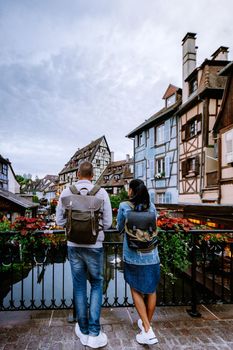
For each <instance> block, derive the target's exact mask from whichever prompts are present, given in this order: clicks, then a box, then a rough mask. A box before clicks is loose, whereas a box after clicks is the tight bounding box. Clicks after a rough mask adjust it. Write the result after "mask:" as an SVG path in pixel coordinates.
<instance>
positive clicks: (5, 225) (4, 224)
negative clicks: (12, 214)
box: [0, 220, 11, 232]
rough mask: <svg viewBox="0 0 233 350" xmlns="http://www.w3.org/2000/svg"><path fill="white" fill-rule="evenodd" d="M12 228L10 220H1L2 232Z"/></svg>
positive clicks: (0, 229) (0, 228) (0, 230)
mask: <svg viewBox="0 0 233 350" xmlns="http://www.w3.org/2000/svg"><path fill="white" fill-rule="evenodd" d="M10 228H11V224H10V221H8V220H5V221H2V222H0V232H4V231H10Z"/></svg>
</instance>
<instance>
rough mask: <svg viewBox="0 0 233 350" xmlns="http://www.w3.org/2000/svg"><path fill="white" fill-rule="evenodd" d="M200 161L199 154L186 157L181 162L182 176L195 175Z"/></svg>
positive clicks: (197, 172)
mask: <svg viewBox="0 0 233 350" xmlns="http://www.w3.org/2000/svg"><path fill="white" fill-rule="evenodd" d="M199 168H200V162H199V155H197V156H195V157H191V158H188V159H186V160H184V161H183V162H182V163H181V171H182V177H186V176H189V175H190V176H196V175H198V174H199V170H200V169H199Z"/></svg>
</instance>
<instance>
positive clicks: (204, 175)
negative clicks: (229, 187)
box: [179, 33, 229, 203]
mask: <svg viewBox="0 0 233 350" xmlns="http://www.w3.org/2000/svg"><path fill="white" fill-rule="evenodd" d="M195 40H196V34H194V33H187V34H186V36H185V37H184V39H183V41H182V45H183V88H182V105H181V107H180V109H179V118H180V119H179V121H180V122H179V131H180V132H179V135H180V137H179V164H180V176H179V202H191V203H217V202H218V187H217V178H216V177H215V174H216V170H217V166H218V162H217V159H216V157H215V148H214V139H213V136H212V130H213V126H214V123H215V120H216V116H217V114H218V112H219V109H220V106H221V101H222V97H223V92H224V87H225V81H226V78H225V77H224V76H221V75H219V74H218V73H219V71H220V70H222V69H223V68H224V67H225V66H226V65H227V64H228V63H229V62H228V60H227V55H228V48H227V47H223V46H221V47H220V48H219V49H218V50H217V51H215V52H214V53H213V55H212V58H211V59H210V60H209V59H206V60H204V62H203V63H202V64H201V65H200V66H199V67H196V43H195Z"/></svg>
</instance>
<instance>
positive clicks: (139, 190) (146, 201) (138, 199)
mask: <svg viewBox="0 0 233 350" xmlns="http://www.w3.org/2000/svg"><path fill="white" fill-rule="evenodd" d="M129 188H130V189H131V190H132V198H130V202H132V203H133V204H134V205H135V207H136V206H139V205H142V206H143V207H145V208H146V209H147V208H149V206H150V196H149V193H148V190H147V188H146V186H145V184H144V182H143V181H142V180H140V179H133V180H131V181H130V183H129Z"/></svg>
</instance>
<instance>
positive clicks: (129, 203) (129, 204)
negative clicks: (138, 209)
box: [125, 201, 135, 210]
mask: <svg viewBox="0 0 233 350" xmlns="http://www.w3.org/2000/svg"><path fill="white" fill-rule="evenodd" d="M125 203H127V204H128V206H129V207H130V208H131V209H133V210H134V209H135V206H134V205H133V203H132V202H130V201H125Z"/></svg>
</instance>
